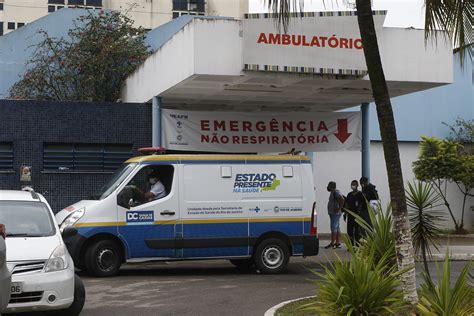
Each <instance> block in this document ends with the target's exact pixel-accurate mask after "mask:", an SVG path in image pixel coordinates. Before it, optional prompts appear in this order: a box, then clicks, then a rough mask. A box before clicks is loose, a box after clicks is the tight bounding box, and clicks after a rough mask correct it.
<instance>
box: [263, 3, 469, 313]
mask: <svg viewBox="0 0 474 316" xmlns="http://www.w3.org/2000/svg"><path fill="white" fill-rule="evenodd" d="M323 1H324V0H323ZM265 2H266V3H267V5H268V8H269V9H270V10H271V11H272V12H273V13H274V14H275V15H274V16H275V19H276V20H277V22H278V25H279V26H283V29H284V31H285V32H286V31H287V28H288V21H289V19H290V14H289V13H290V12H291V11H294V10H297V11H302V9H303V8H302V5H301V3H302V2H300V1H297V0H265ZM298 3H299V4H300V5H298ZM425 4H426V15H425V16H426V39H427V38H428V37H429V36H430V35H432V34H433V35H435V36H436V34H437V33H436V28H437V27H438V28H439V27H440V28H442V29H444V30H446V31H447V33H448V35H449V37H450V38H451V39H454V41H455V43H457V44H459V45H460V47H461V48H465V47H468V46H469V43H472V0H426V1H425ZM356 9H357V20H358V24H359V31H360V35H361V39H362V43H363V49H364V55H365V61H366V64H367V70H368V73H369V77H370V83H371V87H372V94H373V98H374V101H375V107H376V110H377V117H378V121H379V126H380V134H381V138H382V146H383V150H384V156H385V165H386V169H387V175H388V182H389V183H388V184H389V189H390V198H391V202H392V215H393V222H394V235H395V248H396V253H397V262H398V267H399V269H400V270H402V269H403V270H405V271H407V272H405V273H403V274H402V275H401V283H402V287H403V291H404V297H405V300H406V301H407V302H409V303H410V304H413V305H415V304H416V303H417V302H418V295H417V292H416V279H415V263H414V256H413V244H412V239H411V232H410V222H409V218H408V211H407V203H406V197H405V190H404V185H403V183H404V182H403V174H402V168H401V164H400V153H399V150H398V140H397V131H396V128H395V120H394V117H393V110H392V104H391V102H390V95H389V92H388V88H387V83H386V80H385V75H384V72H383V67H382V61H381V59H380V52H379V47H378V42H377V35H376V32H375V27H374V19H373V16H372V6H371V0H356Z"/></svg>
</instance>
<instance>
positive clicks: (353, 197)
mask: <svg viewBox="0 0 474 316" xmlns="http://www.w3.org/2000/svg"><path fill="white" fill-rule="evenodd" d="M358 187H359V183H358V182H357V180H352V182H351V192H349V193H348V194H347V197H346V202H345V204H344V208H345V209H347V210H349V211H351V212H352V213H355V214H357V215H361V209H362V205H363V203H364V196H363V195H362V192H360V191H359V190H358ZM346 216H347V234H348V235H349V239H350V240H351V244H352V245H353V246H355V245H356V244H357V242H359V239H360V237H361V235H360V234H361V228H360V226H359V224H357V222H356V221H355V218H354V216H352V215H351V214H349V213H345V214H344V219H346Z"/></svg>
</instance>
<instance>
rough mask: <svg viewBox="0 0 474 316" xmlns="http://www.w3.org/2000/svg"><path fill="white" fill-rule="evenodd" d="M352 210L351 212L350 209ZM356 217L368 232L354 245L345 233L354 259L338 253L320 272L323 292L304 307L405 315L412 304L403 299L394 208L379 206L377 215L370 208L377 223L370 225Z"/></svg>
mask: <svg viewBox="0 0 474 316" xmlns="http://www.w3.org/2000/svg"><path fill="white" fill-rule="evenodd" d="M349 213H351V212H349ZM351 214H352V215H353V216H355V218H356V221H357V222H358V223H359V224H360V225H361V226H363V228H364V229H365V230H366V232H367V235H366V236H365V237H364V238H363V239H362V240H361V241H360V243H359V245H358V246H357V247H353V246H352V245H351V243H350V241H349V239H348V238H347V237H346V236H345V237H344V242H345V243H346V245H347V247H348V250H349V252H350V253H351V255H352V258H351V260H350V261H344V260H342V259H341V258H339V257H337V258H336V260H335V261H334V262H333V263H330V264H329V265H328V266H323V267H324V272H323V273H317V272H314V273H315V274H317V275H318V276H319V277H321V278H322V281H319V282H321V283H320V284H319V291H318V292H319V295H318V296H317V297H316V298H315V299H314V300H313V302H311V303H308V304H305V305H303V306H302V307H301V309H302V310H305V311H312V312H314V313H315V314H319V315H402V314H404V313H408V311H409V309H410V307H409V306H408V305H407V304H406V302H405V301H404V299H403V292H402V290H401V287H400V285H401V284H400V281H399V278H398V277H399V275H400V274H402V273H404V272H406V270H402V271H397V263H396V255H395V241H394V236H393V221H392V217H391V209H390V207H387V209H386V210H385V211H382V210H381V209H379V212H378V214H377V215H375V212H374V210H373V209H369V215H370V218H371V221H372V223H373V227H372V226H370V225H367V223H365V222H364V220H363V219H362V218H361V217H360V216H358V215H357V214H354V213H351Z"/></svg>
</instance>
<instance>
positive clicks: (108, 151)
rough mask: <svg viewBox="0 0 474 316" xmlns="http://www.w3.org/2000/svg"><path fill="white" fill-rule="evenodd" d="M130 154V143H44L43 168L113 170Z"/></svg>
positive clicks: (54, 169)
mask: <svg viewBox="0 0 474 316" xmlns="http://www.w3.org/2000/svg"><path fill="white" fill-rule="evenodd" d="M131 155H132V145H122V144H120V145H102V144H44V149H43V170H46V171H73V172H74V171H97V172H107V171H114V170H115V169H117V168H118V167H119V166H120V165H121V164H122V163H123V162H124V161H125V160H127V159H128V158H130V157H131Z"/></svg>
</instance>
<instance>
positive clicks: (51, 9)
mask: <svg viewBox="0 0 474 316" xmlns="http://www.w3.org/2000/svg"><path fill="white" fill-rule="evenodd" d="M54 11H56V6H54V5H49V6H48V12H49V13H51V12H54Z"/></svg>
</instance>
